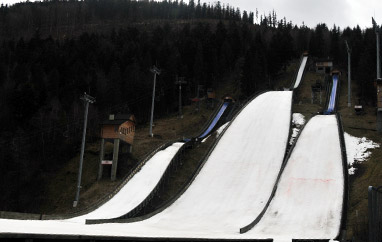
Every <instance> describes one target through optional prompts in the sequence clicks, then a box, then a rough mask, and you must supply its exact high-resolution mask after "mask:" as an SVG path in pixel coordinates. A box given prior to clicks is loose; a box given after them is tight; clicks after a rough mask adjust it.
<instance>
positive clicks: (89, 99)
mask: <svg viewBox="0 0 382 242" xmlns="http://www.w3.org/2000/svg"><path fill="white" fill-rule="evenodd" d="M80 99H81V100H83V101H84V102H85V116H84V130H83V132H82V143H81V155H80V167H79V169H78V181H77V193H76V198H75V200H74V201H73V207H77V205H78V201H79V200H80V190H81V178H82V165H83V163H84V152H85V139H86V127H87V123H88V110H89V103H95V101H96V99H95V98H94V97H92V96H90V95H88V94H86V92H85V93H84V95H83V96H82V97H81V98H80Z"/></svg>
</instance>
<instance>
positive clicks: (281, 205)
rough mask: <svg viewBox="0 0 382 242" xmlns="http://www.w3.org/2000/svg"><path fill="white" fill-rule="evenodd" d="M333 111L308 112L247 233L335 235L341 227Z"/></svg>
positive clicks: (261, 235) (339, 168)
mask: <svg viewBox="0 0 382 242" xmlns="http://www.w3.org/2000/svg"><path fill="white" fill-rule="evenodd" d="M338 125H339V124H338V123H337V119H336V116H335V115H319V116H315V117H313V118H312V119H311V120H310V121H309V122H308V123H307V125H306V126H305V128H304V129H303V131H302V133H301V135H300V137H299V138H298V140H297V143H296V146H295V147H294V149H293V151H292V153H291V156H290V158H289V160H288V161H287V164H286V166H285V169H284V171H283V173H282V175H281V178H280V181H279V183H278V185H277V191H276V193H275V196H274V198H273V200H272V201H271V203H270V205H269V207H268V209H267V210H266V212H265V214H264V216H263V217H262V218H261V220H260V221H259V223H258V224H257V225H255V226H254V227H253V228H252V229H251V230H250V231H248V232H247V235H248V236H249V237H251V238H258V239H260V238H273V239H274V241H278V240H280V241H284V240H285V241H291V239H335V238H336V237H337V236H338V235H339V232H340V226H341V219H342V212H343V211H342V208H343V198H344V189H345V177H344V170H343V162H342V153H341V152H342V151H341V145H340V136H339V135H342V134H340V133H339V129H338Z"/></svg>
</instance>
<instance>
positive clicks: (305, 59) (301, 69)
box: [294, 56, 308, 88]
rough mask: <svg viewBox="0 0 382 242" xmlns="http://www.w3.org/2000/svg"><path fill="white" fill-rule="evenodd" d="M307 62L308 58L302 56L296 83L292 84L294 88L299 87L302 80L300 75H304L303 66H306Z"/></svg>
mask: <svg viewBox="0 0 382 242" xmlns="http://www.w3.org/2000/svg"><path fill="white" fill-rule="evenodd" d="M307 60H308V56H304V57H303V58H302V62H301V65H300V69H298V73H297V78H296V82H295V83H294V88H297V87H298V86H299V85H300V82H301V79H302V75H303V74H304V70H305V66H306V62H307Z"/></svg>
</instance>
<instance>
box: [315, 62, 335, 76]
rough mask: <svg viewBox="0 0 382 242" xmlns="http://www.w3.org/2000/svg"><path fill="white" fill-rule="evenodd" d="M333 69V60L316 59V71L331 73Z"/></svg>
mask: <svg viewBox="0 0 382 242" xmlns="http://www.w3.org/2000/svg"><path fill="white" fill-rule="evenodd" d="M332 70H333V60H331V59H321V60H317V61H316V73H321V74H330V72H331V71H332Z"/></svg>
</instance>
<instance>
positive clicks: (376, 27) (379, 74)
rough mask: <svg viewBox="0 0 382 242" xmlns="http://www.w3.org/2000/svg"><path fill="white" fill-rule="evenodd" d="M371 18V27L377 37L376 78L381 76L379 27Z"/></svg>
mask: <svg viewBox="0 0 382 242" xmlns="http://www.w3.org/2000/svg"><path fill="white" fill-rule="evenodd" d="M371 20H372V22H373V27H374V30H375V34H376V37H377V79H379V78H381V63H380V60H379V32H380V27H379V26H378V25H377V23H376V22H375V20H374V18H373V17H371Z"/></svg>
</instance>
